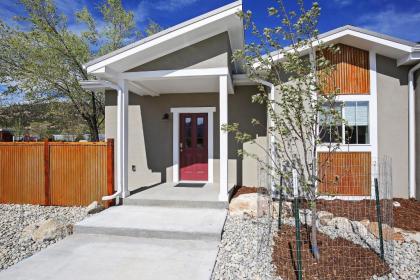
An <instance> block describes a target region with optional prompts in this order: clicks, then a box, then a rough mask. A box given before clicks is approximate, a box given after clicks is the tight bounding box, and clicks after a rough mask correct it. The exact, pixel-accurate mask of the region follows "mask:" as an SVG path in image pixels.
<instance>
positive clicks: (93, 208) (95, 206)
mask: <svg viewBox="0 0 420 280" xmlns="http://www.w3.org/2000/svg"><path fill="white" fill-rule="evenodd" d="M104 209H105V208H104V207H103V206H102V205H101V204H99V203H98V202H97V201H94V202H92V203H91V204H89V205H88V207H86V211H87V213H88V214H96V213H99V212H101V211H102V210H104Z"/></svg>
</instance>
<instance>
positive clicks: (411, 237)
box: [404, 231, 420, 258]
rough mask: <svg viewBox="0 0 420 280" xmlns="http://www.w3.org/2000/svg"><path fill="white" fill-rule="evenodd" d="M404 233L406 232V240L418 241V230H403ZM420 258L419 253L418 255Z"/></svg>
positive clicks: (419, 236)
mask: <svg viewBox="0 0 420 280" xmlns="http://www.w3.org/2000/svg"><path fill="white" fill-rule="evenodd" d="M404 234H406V236H407V238H406V240H407V241H414V242H417V243H420V232H415V231H405V232H404ZM419 258H420V255H419Z"/></svg>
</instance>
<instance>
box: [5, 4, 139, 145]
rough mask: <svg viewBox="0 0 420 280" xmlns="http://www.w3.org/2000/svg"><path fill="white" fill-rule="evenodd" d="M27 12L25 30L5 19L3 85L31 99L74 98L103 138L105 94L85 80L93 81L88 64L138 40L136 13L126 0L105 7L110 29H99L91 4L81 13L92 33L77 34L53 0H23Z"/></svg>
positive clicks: (78, 110)
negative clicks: (88, 86) (87, 87)
mask: <svg viewBox="0 0 420 280" xmlns="http://www.w3.org/2000/svg"><path fill="white" fill-rule="evenodd" d="M20 3H21V5H22V7H23V8H24V10H25V14H26V15H25V16H20V17H18V18H17V20H18V22H19V23H21V25H22V26H24V29H19V28H16V27H11V26H8V25H7V24H6V23H4V22H1V21H0V84H2V85H4V86H6V87H7V90H6V91H5V92H7V93H8V94H11V95H17V94H22V93H23V94H24V95H25V98H26V99H27V100H29V101H31V102H32V101H36V102H38V103H39V102H51V101H63V102H69V103H70V104H71V105H72V108H73V110H74V111H75V112H76V115H77V116H78V119H74V121H75V122H78V121H80V120H82V121H84V122H85V123H86V125H87V127H88V128H89V131H90V134H91V136H92V140H94V141H97V140H99V131H100V129H101V127H102V125H103V121H104V95H103V94H102V93H98V92H95V91H88V90H84V89H83V88H82V87H81V86H80V84H79V82H80V81H81V80H89V79H93V77H91V76H89V75H88V74H87V72H86V70H85V69H83V66H82V65H83V63H85V62H87V61H88V60H90V59H92V58H94V57H95V56H98V55H101V54H104V53H107V52H110V51H112V50H115V49H117V48H120V47H122V46H123V45H125V44H128V43H130V42H131V41H133V40H135V39H137V38H138V34H139V32H138V30H137V29H136V25H135V22H134V16H133V13H132V12H130V11H127V10H125V9H124V7H123V6H122V3H121V0H106V1H105V2H104V3H103V4H102V5H100V6H99V11H100V13H101V15H102V18H103V21H104V23H105V27H104V28H103V30H98V28H97V25H96V22H95V20H94V19H93V17H92V16H91V15H90V13H89V11H88V10H87V8H85V9H83V10H82V11H80V12H79V13H77V18H78V20H79V21H82V22H85V23H86V24H87V31H85V32H82V35H78V34H75V33H74V32H72V31H71V30H69V28H68V26H67V18H66V16H64V15H62V14H60V13H59V12H58V11H57V8H56V6H55V4H54V1H53V0H20Z"/></svg>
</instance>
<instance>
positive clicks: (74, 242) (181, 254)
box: [0, 234, 219, 280]
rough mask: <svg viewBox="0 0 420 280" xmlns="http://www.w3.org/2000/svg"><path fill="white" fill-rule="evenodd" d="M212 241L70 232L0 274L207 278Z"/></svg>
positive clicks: (34, 279)
mask: <svg viewBox="0 0 420 280" xmlns="http://www.w3.org/2000/svg"><path fill="white" fill-rule="evenodd" d="M218 243H219V242H216V241H208V240H207V241H199V240H170V239H154V238H135V237H123V236H113V235H102V234H101V235H91V234H75V235H73V236H71V237H68V238H66V239H64V240H62V241H60V242H58V243H57V244H54V245H52V246H51V247H49V248H47V249H45V250H43V251H41V252H39V253H37V254H36V255H34V256H32V257H30V258H28V259H26V260H23V261H22V262H20V263H18V264H16V265H14V266H12V267H11V268H9V269H8V270H6V271H4V272H2V273H0V279H1V280H41V279H42V280H50V279H51V280H53V279H54V280H75V279H77V280H94V279H98V280H120V279H121V280H139V279H141V280H158V279H173V280H178V279H179V280H181V279H182V280H185V279H191V280H193V279H194V280H199V279H209V278H210V276H211V273H212V270H213V266H214V261H215V259H216V256H217V252H218V248H217V246H218Z"/></svg>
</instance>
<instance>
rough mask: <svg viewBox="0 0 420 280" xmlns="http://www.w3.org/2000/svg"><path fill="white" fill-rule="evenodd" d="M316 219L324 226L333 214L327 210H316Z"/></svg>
mask: <svg viewBox="0 0 420 280" xmlns="http://www.w3.org/2000/svg"><path fill="white" fill-rule="evenodd" d="M317 216H318V220H319V222H320V223H321V225H323V226H326V225H327V224H328V222H329V221H331V220H332V218H334V214H333V213H330V212H327V211H318V212H317Z"/></svg>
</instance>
